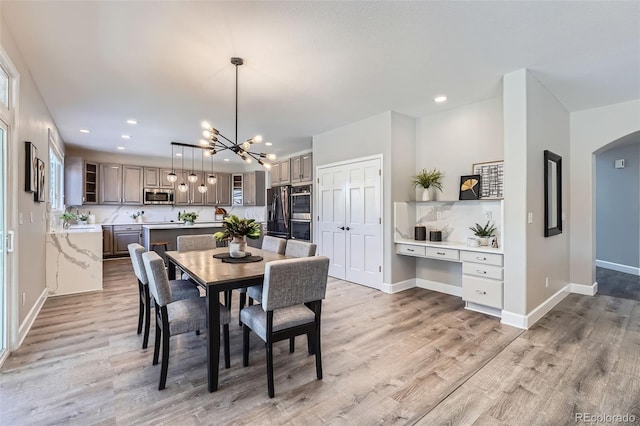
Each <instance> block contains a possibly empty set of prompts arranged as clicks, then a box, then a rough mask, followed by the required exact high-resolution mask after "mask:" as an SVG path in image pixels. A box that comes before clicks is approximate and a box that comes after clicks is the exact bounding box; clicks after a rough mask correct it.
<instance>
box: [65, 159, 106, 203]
mask: <svg viewBox="0 0 640 426" xmlns="http://www.w3.org/2000/svg"><path fill="white" fill-rule="evenodd" d="M64 175H65V176H64V194H65V200H64V202H65V204H66V205H68V206H80V205H83V204H97V202H98V192H97V189H98V164H96V163H90V162H85V161H83V159H82V158H80V157H67V158H66V159H65V162H64Z"/></svg>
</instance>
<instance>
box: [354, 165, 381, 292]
mask: <svg viewBox="0 0 640 426" xmlns="http://www.w3.org/2000/svg"><path fill="white" fill-rule="evenodd" d="M347 167H348V171H347V173H348V176H349V180H348V182H347V191H346V193H347V201H346V206H345V207H346V224H347V225H346V228H345V233H346V235H347V246H346V253H347V260H346V278H345V279H346V280H347V281H352V282H355V283H360V284H365V285H369V286H374V287H376V288H378V287H379V286H380V284H382V259H381V251H382V250H381V248H382V235H381V234H382V231H381V227H382V225H381V222H382V220H381V218H382V216H381V211H380V209H381V199H380V179H381V177H380V161H379V160H377V159H376V160H369V161H366V162H359V163H355V164H352V165H348V166H347Z"/></svg>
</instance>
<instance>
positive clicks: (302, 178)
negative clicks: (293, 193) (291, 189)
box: [290, 153, 313, 184]
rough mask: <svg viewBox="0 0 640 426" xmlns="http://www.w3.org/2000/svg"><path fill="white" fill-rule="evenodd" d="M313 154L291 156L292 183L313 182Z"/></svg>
mask: <svg viewBox="0 0 640 426" xmlns="http://www.w3.org/2000/svg"><path fill="white" fill-rule="evenodd" d="M312 162H313V161H312V154H311V153H308V154H302V155H300V156H299V157H293V158H291V176H290V182H291V184H296V183H311V182H312V181H313V172H312V170H311V169H312Z"/></svg>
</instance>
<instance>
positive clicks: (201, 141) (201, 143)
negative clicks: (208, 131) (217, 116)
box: [199, 139, 209, 146]
mask: <svg viewBox="0 0 640 426" xmlns="http://www.w3.org/2000/svg"><path fill="white" fill-rule="evenodd" d="M199 143H200V145H202V146H207V145H209V141H208V140H206V139H200V141H199Z"/></svg>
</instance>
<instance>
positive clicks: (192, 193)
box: [175, 170, 206, 206]
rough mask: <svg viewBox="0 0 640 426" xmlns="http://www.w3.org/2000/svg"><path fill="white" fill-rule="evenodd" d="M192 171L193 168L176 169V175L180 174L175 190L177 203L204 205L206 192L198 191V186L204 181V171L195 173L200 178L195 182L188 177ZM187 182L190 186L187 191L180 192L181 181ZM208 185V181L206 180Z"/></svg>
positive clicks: (181, 204) (179, 204) (180, 204)
mask: <svg viewBox="0 0 640 426" xmlns="http://www.w3.org/2000/svg"><path fill="white" fill-rule="evenodd" d="M190 173H191V170H176V175H178V180H177V181H176V192H175V205H176V206H202V205H204V200H205V194H202V193H200V192H199V191H198V186H200V184H201V183H202V172H196V171H194V172H193V173H194V174H195V175H196V176H198V180H197V181H195V182H189V181H188V179H187V177H188V176H189V174H190ZM183 182H184V183H186V184H187V187H188V188H189V189H188V190H187V191H185V192H180V191H179V190H178V185H180V184H181V183H183ZM205 185H206V182H205Z"/></svg>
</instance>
